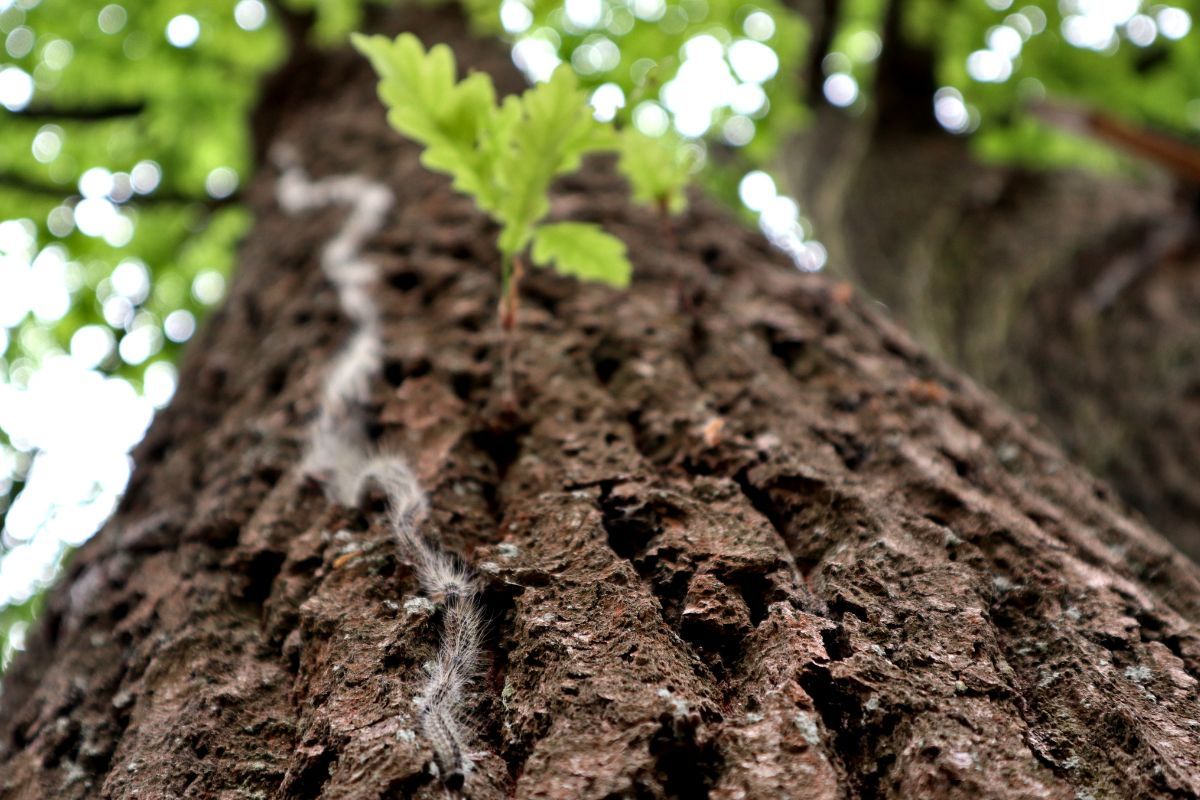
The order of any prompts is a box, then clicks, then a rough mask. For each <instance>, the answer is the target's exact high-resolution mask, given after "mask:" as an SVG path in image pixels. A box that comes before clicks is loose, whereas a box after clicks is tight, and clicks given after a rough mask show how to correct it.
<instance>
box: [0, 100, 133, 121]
mask: <svg viewBox="0 0 1200 800" xmlns="http://www.w3.org/2000/svg"><path fill="white" fill-rule="evenodd" d="M145 110H146V104H145V103H144V102H142V101H140V100H139V101H136V102H132V103H114V104H112V105H105V106H80V107H77V108H70V107H66V108H57V107H55V106H30V107H29V108H25V109H22V110H21V111H12V112H9V113H10V114H11V115H12V116H13V117H16V118H18V119H28V120H49V121H54V120H77V121H83V122H98V121H101V120H106V119H120V118H123V117H136V116H137V115H138V114H141V113H142V112H143V111H145Z"/></svg>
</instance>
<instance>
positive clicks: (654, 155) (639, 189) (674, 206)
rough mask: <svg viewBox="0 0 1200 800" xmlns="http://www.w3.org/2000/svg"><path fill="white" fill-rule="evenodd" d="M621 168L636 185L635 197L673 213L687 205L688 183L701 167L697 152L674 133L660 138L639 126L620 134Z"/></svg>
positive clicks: (618, 164) (637, 199)
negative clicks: (646, 132) (640, 128)
mask: <svg viewBox="0 0 1200 800" xmlns="http://www.w3.org/2000/svg"><path fill="white" fill-rule="evenodd" d="M620 154H621V156H620V159H619V160H618V162H617V166H618V168H619V169H620V170H621V174H623V175H624V176H625V177H626V178H627V179H628V180H629V184H630V186H632V187H633V199H634V200H635V201H637V202H639V203H642V204H643V205H648V206H653V207H655V208H658V209H661V210H663V211H667V212H670V213H672V214H678V213H680V212H681V211H683V210H684V209H685V208H687V193H686V190H687V186H688V184H689V183H690V182H691V180H692V175H693V174H694V173H695V171H696V169H697V167H698V166H699V163H698V157H697V155H696V151H695V150H692V149H689V148H688V147H686V146H684V144H683V142H681V141H680V140H679V138H678V137H676V136H674V135H673V134H666V135H664V136H662V137H659V138H653V137H650V136H647V135H646V134H644V133H642V132H641V131H639V130H637V129H636V128H626V129H625V130H623V131H621V136H620Z"/></svg>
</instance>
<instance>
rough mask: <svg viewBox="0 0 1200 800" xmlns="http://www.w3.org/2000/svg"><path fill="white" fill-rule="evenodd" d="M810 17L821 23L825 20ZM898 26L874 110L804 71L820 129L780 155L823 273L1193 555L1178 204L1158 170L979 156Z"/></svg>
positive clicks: (1185, 211)
mask: <svg viewBox="0 0 1200 800" xmlns="http://www.w3.org/2000/svg"><path fill="white" fill-rule="evenodd" d="M795 4H796V5H797V7H798V10H800V11H802V12H804V13H808V14H810V15H812V14H814V12H813V11H812V10H811V9H808V8H805V7H804V4H802V3H799V2H798V0H797V3H795ZM900 8H902V4H898V3H897V4H893V12H892V13H893V18H894V17H895V15H896V14H898V10H899V9H900ZM811 18H812V19H813V20H814V22H815V24H816V25H817V26H818V31H821V30H826V29H827V28H828V20H829V19H836V13H833V14H830V13H829V11H828V10H826V11H825V12H823V13H821V14H816V15H815V16H812V17H811ZM895 28H896V25H895V24H894V23H893V24H892V26H891V30H889V32H888V36H887V39H886V43H885V52H884V55H883V57H882V60H881V63H880V65H879V76H880V77H879V81H880V84H879V87H878V97H877V98H876V99H877V103H876V105H875V107H874V108H873V109H872V111H871V112H870V113H868V114H866V115H864V116H862V117H858V118H855V117H851V116H848V115H847V114H846V113H845V112H842V111H840V110H836V109H833V108H831V107H830V106H828V105H826V104H825V103H824V102H823V100H822V98H821V95H820V89H819V80H814V81H811V82H810V83H811V85H812V87H811V88H812V93H811V96H810V101H812V102H813V103H814V104H815V105H816V106H817V108H818V112H817V114H816V124H814V125H813V126H812V128H811V129H810V131H809V132H808V133H807V134H806V135H804V136H803V137H801V138H800V139H799V140H798V141H797V142H796V143H795V145H794V146H793V148H792V149H791V152H790V153H789V154H788V156H787V157H786V159H785V162H786V164H785V170H786V172H787V174H788V175H789V181H790V183H791V185H792V188H793V189H794V190H795V191H796V192H797V194H798V195H799V196H800V197H801V199H802V206H803V207H804V209H805V212H806V213H808V214H810V215H811V216H812V218H813V220H814V223H815V227H816V230H817V231H818V234H819V236H820V238H821V239H822V240H823V241H824V242H825V244H826V245H827V247H828V248H829V250H830V254H831V258H830V269H831V270H832V271H834V272H835V273H837V274H840V275H843V276H845V277H847V278H848V279H850V280H853V281H854V282H855V283H857V284H858V285H860V286H862V287H864V288H865V289H866V290H867V291H868V292H870V293H871V294H872V295H873V296H875V297H877V298H879V299H880V300H882V301H883V302H884V303H886V304H887V305H888V307H889V308H890V309H891V310H892V312H893V313H895V314H896V315H897V316H898V317H899V319H900V320H901V321H902V322H903V323H904V324H905V325H906V327H907V328H908V329H909V330H911V331H912V332H913V334H914V335H915V336H916V337H917V339H918V341H920V342H921V343H922V344H924V345H925V346H927V347H929V348H930V349H931V350H933V351H934V353H935V354H937V355H939V356H941V357H944V358H946V359H948V360H949V361H951V362H952V363H954V364H956V365H958V366H960V367H962V368H963V369H965V370H966V371H967V372H968V373H969V374H971V375H972V376H973V377H975V378H976V379H978V380H980V381H982V382H983V383H984V384H985V385H987V386H989V387H990V388H992V389H994V390H996V391H997V392H999V393H1000V394H1001V395H1002V396H1003V397H1004V398H1005V399H1006V400H1008V401H1009V402H1011V403H1013V404H1014V405H1015V406H1017V407H1018V408H1020V409H1023V410H1025V411H1027V412H1030V413H1032V414H1035V415H1036V416H1037V417H1038V418H1039V419H1040V420H1041V421H1042V422H1043V423H1044V424H1045V427H1046V428H1047V429H1048V430H1049V431H1050V432H1051V434H1052V435H1054V436H1055V437H1057V438H1058V439H1059V440H1060V441H1062V442H1063V443H1064V444H1065V445H1066V447H1067V449H1068V451H1069V452H1070V453H1072V454H1073V455H1075V456H1076V457H1077V458H1079V459H1080V460H1081V461H1082V462H1084V463H1085V464H1086V465H1087V466H1089V467H1091V468H1092V469H1094V470H1095V471H1096V472H1097V473H1098V474H1100V475H1101V476H1103V477H1105V478H1107V479H1108V480H1110V481H1111V482H1112V483H1113V484H1114V486H1115V487H1116V488H1117V490H1118V491H1119V492H1120V493H1121V495H1122V496H1123V497H1125V498H1126V499H1127V500H1128V501H1129V502H1131V503H1132V504H1133V505H1134V506H1136V507H1137V508H1138V509H1139V510H1140V511H1141V512H1143V513H1144V514H1146V516H1147V517H1148V518H1149V519H1150V520H1151V522H1152V524H1154V525H1155V527H1157V528H1158V529H1159V530H1161V531H1162V532H1163V533H1164V534H1166V535H1167V536H1168V537H1169V538H1170V539H1172V541H1174V542H1175V543H1176V544H1177V545H1179V546H1180V547H1182V548H1183V549H1184V550H1185V551H1187V552H1189V553H1190V554H1191V555H1192V556H1193V557H1194V558H1200V405H1198V404H1197V402H1196V398H1197V395H1198V393H1200V329H1198V327H1197V320H1196V315H1195V313H1194V309H1195V308H1196V304H1197V303H1198V302H1200V269H1197V264H1198V263H1200V249H1198V247H1197V240H1196V236H1195V232H1196V227H1195V223H1194V222H1193V219H1194V214H1195V210H1194V204H1193V202H1192V200H1191V199H1190V196H1189V195H1188V194H1187V193H1181V192H1179V191H1178V190H1177V189H1176V188H1175V184H1174V182H1173V181H1172V180H1171V179H1170V177H1169V176H1163V175H1156V174H1153V173H1146V174H1143V175H1142V176H1141V177H1132V176H1129V175H1126V176H1109V177H1104V176H1097V175H1090V174H1084V173H1082V172H1078V171H1069V170H1057V171H1048V172H1037V171H1033V170H1027V169H1020V168H1014V167H1005V166H999V165H988V164H983V163H981V162H980V160H979V159H978V158H977V157H976V155H975V154H974V152H973V150H972V148H971V146H970V142H969V140H968V139H966V138H963V137H956V136H952V135H950V134H948V133H946V132H945V131H943V130H942V129H941V128H940V127H939V126H938V125H937V124H936V122H935V121H934V119H933V116H932V113H931V98H932V96H933V92H934V90H935V88H936V87H935V85H934V83H933V78H932V76H933V69H932V64H931V62H930V60H929V58H928V56H927V55H926V54H924V53H922V52H921V51H919V50H916V49H914V48H912V47H911V46H909V45H908V44H907V43H906V42H905V41H904V40H903V38H902V36H901V34H900V33H899V32H898V31H897V30H895ZM813 74H814V75H817V76H819V75H820V71H819V69H816V68H815V69H814V70H813Z"/></svg>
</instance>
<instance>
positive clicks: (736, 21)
mask: <svg viewBox="0 0 1200 800" xmlns="http://www.w3.org/2000/svg"><path fill="white" fill-rule="evenodd" d="M523 5H524V6H526V7H527V8H528V9H529V12H530V16H529V24H528V26H526V27H524V28H522V29H521V30H511V31H510V35H512V37H513V38H514V39H515V40H516V42H517V47H518V52H519V51H520V48H521V47H524V46H530V45H536V46H538V47H540V48H543V49H546V50H547V51H548V52H553V54H554V57H555V58H557V59H560V60H561V61H562V62H564V63H567V64H570V65H571V67H572V69H574V70H575V72H576V74H577V75H578V77H579V82H580V85H581V86H583V87H584V88H586V89H588V90H590V91H591V92H593V97H596V96H597V95H596V94H595V93H597V92H603V93H606V94H607V95H609V96H615V97H618V98H620V105H619V106H618V107H616V108H615V109H613V111H612V113H613V117H612V119H613V121H614V122H616V123H617V124H618V125H620V126H622V127H631V126H632V127H638V128H639V129H640V130H642V132H643V133H646V134H647V135H649V136H651V137H657V136H659V135H661V134H662V133H663V131H662V130H661V129H660V128H659V127H658V126H657V124H656V123H654V122H653V120H655V119H658V118H662V119H665V120H666V122H667V124H668V125H670V124H672V123H676V122H679V121H680V115H679V114H678V113H677V112H678V111H679V99H678V98H679V97H680V96H684V95H686V94H688V92H686V91H685V92H680V91H679V90H680V89H681V88H684V87H685V86H688V85H689V84H691V80H690V79H691V78H693V77H694V75H695V74H696V73H695V71H693V69H694V68H695V67H697V66H698V65H699V62H701V61H703V60H704V59H697V58H693V57H692V56H694V55H695V51H696V50H704V49H707V48H705V47H697V45H698V44H700V45H709V46H711V45H714V44H715V45H716V46H717V47H719V48H721V50H722V51H723V55H722V59H721V60H722V61H723V64H724V66H723V73H721V70H718V74H717V75H715V76H714V77H715V78H717V79H719V80H720V81H722V82H731V85H740V90H741V91H743V95H742V99H741V100H740V101H738V102H737V103H728V102H720V103H716V104H714V105H713V107H712V108H711V109H709V113H708V114H707V115H702V117H703V121H704V122H705V123H706V124H705V126H704V129H703V130H699V129H698V127H697V126H696V118H695V117H691V118H690V119H689V121H688V123H689V124H687V125H685V126H684V128H683V129H681V130H686V135H684V136H682V137H681V138H682V139H683V140H684V141H687V142H690V143H691V145H692V146H691V147H690V148H688V151H689V154H690V157H692V158H696V162H697V163H696V168H697V170H698V174H700V176H701V177H702V178H703V179H704V182H705V185H706V186H708V188H709V189H710V190H714V191H716V193H717V194H718V196H720V197H722V198H723V199H725V200H726V201H728V202H730V203H736V202H737V195H736V189H734V190H732V191H727V190H726V187H728V186H733V187H736V185H737V180H738V179H739V178H740V177H741V175H742V174H744V173H745V172H746V171H747V170H749V169H760V168H766V167H767V166H768V165H769V164H770V161H771V159H772V158H774V156H775V154H776V153H777V152H778V149H779V146H780V144H781V142H782V141H784V139H786V137H787V136H789V135H791V134H792V133H793V132H794V131H795V130H796V128H797V126H799V125H800V124H802V123H803V121H804V119H805V110H804V106H803V102H802V89H803V87H802V86H801V83H800V81H801V76H802V69H801V58H802V57H803V55H804V54H805V51H806V48H807V41H808V29H807V26H806V24H805V22H804V21H803V19H802V18H801V17H800V16H799V15H798V14H796V13H795V12H793V11H792V10H790V9H789V8H788V6H787V5H786V4H785V3H783V2H780V0H756V2H753V3H747V2H745V0H662V2H660V3H655V2H639V3H634V2H626V0H600V2H599V4H598V8H599V16H598V18H597V19H596V20H595V23H594V24H588V25H580V24H577V23H576V22H575V21H573V20H572V19H571V17H570V15H569V14H568V13H567V9H566V8H565V4H564V3H563V2H561V0H524V2H523ZM764 19H765V20H768V21H769V22H768V24H767V30H766V31H764V30H763V26H762V25H761V22H762V21H763V20H764ZM755 22H758V23H760V24H759V25H757V26H755V25H754V23H755ZM751 32H753V34H754V35H751ZM760 45H761V46H762V47H764V48H769V50H770V52H772V53H773V54H774V57H775V58H776V59H777V64H778V67H777V69H775V70H774V72H773V73H771V74H769V75H749V74H745V73H740V72H739V71H738V69H737V67H738V66H739V64H740V62H739V60H738V59H737V58H735V57H734V55H735V53H737V52H738V49H739V48H741V49H745V48H748V47H759V46H760ZM689 61H691V62H692V63H691V64H690V65H689ZM691 85H693V86H694V84H691ZM709 88H711V89H713V90H717V89H718V88H720V87H718V86H715V85H714V86H711V87H709ZM614 90H615V91H614ZM758 90H761V95H760V97H761V103H755V102H753V101H752V102H750V103H749V104H746V100H745V98H746V97H747V96H749V97H754V96H755V95H757V93H758ZM699 99H703V98H699ZM735 106H736V107H735ZM684 117H688V115H687V114H685V115H684ZM704 140H708V141H710V142H712V145H713V146H715V147H717V148H719V149H720V151H721V153H720V155H721V158H720V159H712V160H711V161H709V162H708V163H707V164H705V158H704V153H705V151H706V147H705V146H704V145H703V144H700V143H701V142H702V141H704ZM677 141H678V139H677ZM697 156H698V157H697ZM700 166H707V169H705V170H704V171H703V172H699V167H700ZM725 173H736V176H734V177H732V178H731V177H730V175H729V174H725Z"/></svg>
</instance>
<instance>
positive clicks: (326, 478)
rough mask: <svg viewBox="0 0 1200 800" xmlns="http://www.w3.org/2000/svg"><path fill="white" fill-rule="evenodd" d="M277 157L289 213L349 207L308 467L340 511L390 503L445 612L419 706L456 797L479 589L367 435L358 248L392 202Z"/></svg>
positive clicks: (466, 733)
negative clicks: (340, 318)
mask: <svg viewBox="0 0 1200 800" xmlns="http://www.w3.org/2000/svg"><path fill="white" fill-rule="evenodd" d="M272 158H273V160H274V162H275V164H276V165H277V166H278V167H279V169H280V170H281V171H282V174H281V175H280V178H279V182H278V183H277V185H276V197H277V200H278V202H279V205H280V207H282V208H283V210H284V211H285V212H287V213H289V214H297V213H300V212H303V211H309V210H312V209H318V208H325V207H328V206H334V205H343V206H349V207H350V214H349V215H348V216H347V218H346V220H345V222H344V223H343V224H342V226H341V228H340V229H339V230H338V232H337V233H336V234H335V235H334V237H333V238H332V239H330V240H329V241H328V242H327V243H326V244H325V246H324V247H323V248H322V249H321V269H322V270H323V271H324V273H325V276H326V277H327V278H328V279H329V282H330V283H332V284H333V286H334V288H335V289H336V291H337V295H338V302H339V304H340V305H341V308H342V311H343V312H345V314H346V316H347V317H349V318H350V320H351V321H352V322H354V324H355V329H354V333H353V335H352V336H351V338H350V342H349V344H348V345H347V346H346V348H345V349H344V350H343V351H342V352H341V354H340V355H338V356H337V358H336V359H335V361H334V363H333V365H332V366H331V368H330V369H329V372H328V373H327V374H326V376H325V382H324V385H323V387H322V393H321V406H320V410H319V411H318V414H317V418H316V420H315V421H314V422H313V424H312V427H311V428H310V430H309V442H308V451H307V453H306V454H305V457H304V462H303V469H304V471H305V474H307V475H310V476H312V477H314V478H316V479H317V480H318V481H320V483H321V484H322V486H323V487H324V488H325V491H326V493H327V494H328V496H329V497H330V498H331V499H333V500H336V501H337V502H339V503H341V504H343V505H346V506H355V505H357V504H358V503H360V502H361V501H362V499H363V496H364V495H365V494H366V493H367V492H368V491H369V490H371V489H375V490H377V491H379V492H381V493H382V494H383V495H384V496H385V497H386V498H387V502H388V522H389V524H390V526H391V528H392V531H393V533H394V535H395V537H396V542H397V544H398V545H399V547H400V551H401V554H402V555H403V556H404V557H406V558H407V559H409V560H410V561H411V562H412V564H413V568H414V571H415V573H416V576H417V580H418V581H419V582H420V585H421V589H422V591H423V592H424V593H425V594H426V595H427V596H428V597H429V598H430V599H431V600H433V601H434V602H435V603H436V604H437V605H438V607H439V608H440V609H441V632H440V641H439V644H438V652H437V657H436V658H435V659H434V660H433V662H432V663H431V665H430V667H429V669H428V677H427V679H426V681H425V686H424V689H423V690H422V692H421V694H420V696H419V697H418V699H417V702H418V706H419V716H420V723H421V730H422V732H423V733H424V735H425V738H426V739H427V740H428V742H429V744H430V746H431V747H432V749H433V753H434V762H435V764H436V766H437V771H438V774H439V776H440V777H441V780H442V782H443V783H444V784H445V786H446V787H447V789H449V790H451V791H458V790H461V789H462V788H463V787H464V785H465V783H466V781H467V779H468V777H469V776H470V773H471V767H472V765H473V757H472V754H471V750H470V744H471V743H472V741H473V737H472V736H471V731H470V726H469V725H468V724H467V717H466V713H465V709H466V707H467V706H468V704H469V700H470V698H469V690H470V685H471V683H472V681H473V679H474V678H475V676H476V675H477V673H478V672H479V669H480V654H481V653H482V650H483V629H484V618H483V610H482V607H481V604H480V598H479V590H478V586H477V584H476V581H475V579H474V576H472V574H471V572H470V570H468V569H467V568H466V566H464V565H463V564H462V563H461V562H460V561H459V560H458V559H457V558H456V557H454V556H453V555H452V554H449V553H446V552H444V551H443V550H441V549H439V548H438V547H436V546H434V545H433V544H432V543H431V542H430V541H429V540H428V539H427V538H426V537H425V536H423V535H422V533H421V523H422V522H423V521H424V520H425V517H426V514H427V511H428V506H429V502H428V499H427V498H426V496H425V492H424V491H423V490H422V489H421V486H420V484H419V483H418V481H417V478H416V476H415V475H414V474H413V472H412V469H411V468H410V467H409V465H408V462H407V461H406V460H405V459H404V458H403V457H402V456H400V455H399V454H395V453H380V452H377V451H376V450H375V449H374V447H373V446H372V445H371V442H370V440H369V438H368V436H367V430H366V419H365V408H366V404H367V401H368V399H369V396H370V386H371V381H372V380H373V379H374V378H375V377H376V376H378V374H379V372H380V364H381V360H382V351H383V343H382V326H381V324H380V314H379V309H378V307H377V306H376V304H375V300H374V290H375V288H376V284H377V282H378V280H379V269H378V267H377V266H376V265H375V264H374V263H372V262H370V261H368V260H366V259H365V258H363V256H362V249H363V246H364V245H365V244H366V241H367V239H369V238H370V237H371V236H372V235H374V234H375V233H377V232H378V231H379V230H380V229H381V228H382V227H383V224H384V220H385V218H386V215H387V212H388V211H389V210H390V209H391V206H392V203H393V195H392V192H391V191H390V190H389V189H388V188H387V187H386V186H384V185H382V184H379V183H375V182H373V181H370V180H367V179H366V178H364V177H362V176H361V175H339V176H335V177H331V178H324V179H322V180H317V181H314V180H312V179H311V178H310V177H309V176H308V174H307V173H306V172H305V170H304V169H303V167H302V166H301V165H300V162H299V158H298V156H297V155H296V153H295V151H294V150H292V149H291V148H289V147H286V146H285V147H280V148H277V149H276V150H275V151H273V153H272Z"/></svg>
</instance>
